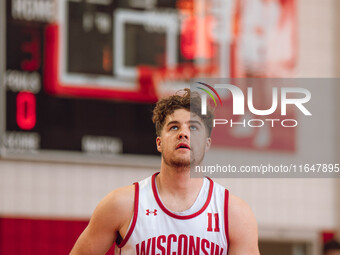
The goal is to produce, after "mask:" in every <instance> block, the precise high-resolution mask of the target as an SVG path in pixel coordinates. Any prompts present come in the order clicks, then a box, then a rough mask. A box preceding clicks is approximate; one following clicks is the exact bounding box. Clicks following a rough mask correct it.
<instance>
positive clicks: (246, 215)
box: [228, 195, 259, 255]
mask: <svg viewBox="0 0 340 255" xmlns="http://www.w3.org/2000/svg"><path fill="white" fill-rule="evenodd" d="M228 211H229V215H228V216H229V240H230V254H254V255H255V254H256V255H257V254H259V251H258V229H257V223H256V219H255V216H254V213H253V212H252V210H251V208H250V206H249V205H248V204H247V203H246V202H245V201H243V200H242V199H240V198H239V197H237V196H234V195H230V196H229V207H228Z"/></svg>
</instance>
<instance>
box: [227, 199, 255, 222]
mask: <svg viewBox="0 0 340 255" xmlns="http://www.w3.org/2000/svg"><path fill="white" fill-rule="evenodd" d="M229 217H232V218H233V220H237V221H242V220H245V219H248V218H254V219H255V217H254V214H253V212H252V210H251V208H250V206H249V205H248V204H247V203H246V202H245V201H244V200H242V199H241V198H239V197H237V196H235V195H233V194H230V195H229ZM239 223H240V222H239Z"/></svg>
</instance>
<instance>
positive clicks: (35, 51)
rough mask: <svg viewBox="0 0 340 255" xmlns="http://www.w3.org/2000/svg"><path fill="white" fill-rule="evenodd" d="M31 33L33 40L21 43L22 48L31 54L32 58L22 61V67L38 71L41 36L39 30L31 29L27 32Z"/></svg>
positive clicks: (26, 69)
mask: <svg viewBox="0 0 340 255" xmlns="http://www.w3.org/2000/svg"><path fill="white" fill-rule="evenodd" d="M26 33H27V34H29V35H30V37H31V40H30V41H25V42H23V43H22V44H21V50H22V51H23V52H24V53H27V54H30V55H31V58H30V59H25V60H23V61H21V68H22V70H25V71H36V70H38V69H39V68H40V58H41V57H40V38H39V33H38V31H35V30H29V31H27V32H26Z"/></svg>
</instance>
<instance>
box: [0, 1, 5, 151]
mask: <svg viewBox="0 0 340 255" xmlns="http://www.w3.org/2000/svg"><path fill="white" fill-rule="evenodd" d="M1 12H2V13H1ZM0 56H1V58H2V61H1V59H0V156H1V154H2V150H3V148H2V139H3V135H4V133H5V130H6V115H5V114H6V95H5V94H6V88H5V79H4V75H5V69H6V1H0Z"/></svg>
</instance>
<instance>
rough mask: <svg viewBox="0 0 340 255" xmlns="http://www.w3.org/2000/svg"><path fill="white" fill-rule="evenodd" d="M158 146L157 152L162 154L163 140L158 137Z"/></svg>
mask: <svg viewBox="0 0 340 255" xmlns="http://www.w3.org/2000/svg"><path fill="white" fill-rule="evenodd" d="M156 145H157V150H158V151H159V152H161V153H162V146H161V145H162V139H161V137H160V136H157V138H156Z"/></svg>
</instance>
